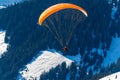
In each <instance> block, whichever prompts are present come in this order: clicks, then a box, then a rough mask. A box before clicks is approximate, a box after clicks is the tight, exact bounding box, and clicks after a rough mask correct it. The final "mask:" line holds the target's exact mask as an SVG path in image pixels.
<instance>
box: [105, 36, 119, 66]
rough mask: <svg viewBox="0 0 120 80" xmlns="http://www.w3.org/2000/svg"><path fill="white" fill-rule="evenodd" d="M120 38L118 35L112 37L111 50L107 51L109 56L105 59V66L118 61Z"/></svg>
mask: <svg viewBox="0 0 120 80" xmlns="http://www.w3.org/2000/svg"><path fill="white" fill-rule="evenodd" d="M119 44H120V38H118V37H116V38H113V39H112V42H111V45H110V50H109V51H108V53H107V57H106V58H105V59H104V62H103V66H107V65H108V64H111V63H113V62H116V61H117V60H118V58H120V45H119Z"/></svg>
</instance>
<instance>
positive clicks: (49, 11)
mask: <svg viewBox="0 0 120 80" xmlns="http://www.w3.org/2000/svg"><path fill="white" fill-rule="evenodd" d="M67 8H72V9H77V10H79V11H81V12H82V13H83V14H84V15H85V16H88V15H87V12H86V11H85V10H84V9H83V8H82V7H80V6H77V5H74V4H71V3H59V4H56V5H53V6H51V7H49V8H47V9H46V10H45V11H43V12H42V14H41V15H40V17H39V21H38V23H39V24H40V25H42V23H43V21H44V20H45V19H46V18H47V17H49V16H50V15H52V14H53V13H56V12H58V11H60V10H63V9H67Z"/></svg>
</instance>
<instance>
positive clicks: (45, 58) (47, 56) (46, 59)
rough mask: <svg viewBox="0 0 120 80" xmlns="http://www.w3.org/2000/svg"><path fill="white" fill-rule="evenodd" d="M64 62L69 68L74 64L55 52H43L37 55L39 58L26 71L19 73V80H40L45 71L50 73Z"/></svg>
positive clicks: (28, 65) (26, 67)
mask: <svg viewBox="0 0 120 80" xmlns="http://www.w3.org/2000/svg"><path fill="white" fill-rule="evenodd" d="M51 51H52V52H51ZM63 62H66V64H67V67H68V66H70V64H71V63H72V61H71V60H70V59H67V58H65V57H64V56H62V55H60V54H59V53H57V52H55V51H53V50H50V51H41V52H39V53H38V54H37V57H35V58H34V59H33V60H32V61H31V62H30V63H28V64H27V65H26V66H25V68H24V70H22V71H20V72H19V73H20V74H19V76H18V80H21V79H23V78H24V79H26V80H28V79H30V78H31V77H32V78H36V79H37V80H39V78H40V75H41V74H42V73H43V72H44V71H45V72H48V71H49V70H50V69H52V68H55V67H56V66H58V65H61V64H62V63H63Z"/></svg>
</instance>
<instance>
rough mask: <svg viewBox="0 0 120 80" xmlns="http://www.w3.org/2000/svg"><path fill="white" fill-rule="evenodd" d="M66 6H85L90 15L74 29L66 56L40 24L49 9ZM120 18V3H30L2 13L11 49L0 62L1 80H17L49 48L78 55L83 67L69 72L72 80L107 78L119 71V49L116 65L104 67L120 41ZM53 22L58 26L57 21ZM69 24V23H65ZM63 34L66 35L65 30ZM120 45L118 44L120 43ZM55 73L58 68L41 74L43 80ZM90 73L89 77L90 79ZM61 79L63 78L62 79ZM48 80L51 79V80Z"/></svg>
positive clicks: (102, 0)
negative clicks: (40, 53) (35, 57)
mask: <svg viewBox="0 0 120 80" xmlns="http://www.w3.org/2000/svg"><path fill="white" fill-rule="evenodd" d="M63 2H64V3H65V2H67V3H73V4H76V5H78V6H82V7H83V8H84V9H85V10H86V11H87V13H88V17H87V18H86V19H85V20H84V21H83V22H82V23H81V24H78V26H77V28H76V29H75V32H74V35H73V37H72V39H71V41H70V44H69V46H68V47H69V49H68V51H67V52H66V53H64V52H63V50H62V47H61V46H60V44H59V43H58V42H57V40H55V37H54V35H53V34H51V32H50V31H49V30H48V29H47V28H45V27H41V26H39V25H38V24H37V23H38V18H39V16H40V14H41V13H42V12H43V11H44V10H45V9H46V8H48V7H49V6H52V5H54V4H56V3H63ZM66 15H67V14H66ZM66 15H63V16H66ZM119 16H120V1H119V0H92V1H88V0H74V1H73V0H53V1H49V0H46V1H44V0H29V1H24V2H22V3H16V4H14V5H11V6H8V7H7V8H4V9H1V10H0V29H3V30H5V31H6V34H5V43H9V47H8V49H7V52H6V53H5V56H3V57H2V58H1V59H0V75H1V76H0V80H15V79H16V78H17V76H18V72H19V69H21V68H23V66H24V65H26V64H27V63H28V62H30V61H31V60H32V59H33V57H34V56H35V55H36V54H38V53H39V51H44V50H47V49H48V48H49V49H56V51H61V52H62V53H63V56H66V57H68V58H71V59H72V58H73V57H74V56H75V57H76V55H77V58H78V56H79V58H78V59H77V61H75V64H76V63H77V64H80V65H77V66H76V65H72V67H71V68H70V69H71V71H72V70H73V72H74V76H72V75H73V73H70V75H71V77H72V79H75V78H76V77H75V74H76V73H77V74H78V75H79V76H77V79H78V80H79V79H81V80H87V79H88V78H89V79H91V78H92V77H93V74H94V75H99V77H103V76H104V74H110V73H113V72H117V71H119V68H118V65H119V59H118V58H119V55H118V56H117V54H119V51H117V50H119V48H118V49H116V52H115V53H116V56H117V57H116V58H115V59H113V62H114V61H117V62H116V63H112V64H111V65H110V66H109V68H102V67H103V66H102V65H103V62H104V61H105V62H104V63H105V64H106V61H108V60H110V59H111V57H110V54H111V53H112V51H111V49H112V47H111V45H112V44H114V39H115V38H116V39H119V37H120V27H119V25H120V17H119ZM61 20H62V17H61ZM53 22H54V23H56V22H55V21H53ZM63 22H64V21H63ZM67 24H69V22H66V25H67ZM56 25H59V24H56ZM73 27H74V26H73ZM60 32H61V33H63V30H61V31H60ZM116 35H117V37H116ZM117 42H118V43H119V40H118V41H117ZM117 42H116V41H115V44H116V45H115V46H117V44H118V43H117ZM109 50H110V51H109ZM115 53H113V54H115ZM71 56H72V57H71ZM106 59H107V60H106ZM117 59H118V60H117ZM110 63H111V62H110ZM113 64H114V66H113ZM64 65H65V64H64ZM77 67H79V70H76V69H77ZM106 67H107V66H106ZM73 68H74V69H73ZM114 68H115V69H114ZM56 69H58V68H54V69H52V70H50V72H47V73H44V74H42V77H41V78H43V77H44V75H45V76H48V75H49V74H50V73H53V72H52V71H57V70H56ZM70 69H69V70H70ZM104 69H105V70H104ZM58 70H59V69H58ZM67 70H68V69H66V70H65V71H66V72H67ZM88 72H89V74H90V75H87V74H88ZM101 72H103V74H101ZM61 73H63V72H61ZM98 73H100V74H98ZM68 75H69V74H68ZM61 76H62V77H63V75H60V77H61ZM48 77H49V78H51V77H50V76H48ZM95 77H96V76H95ZM94 79H96V78H94ZM94 79H91V80H94Z"/></svg>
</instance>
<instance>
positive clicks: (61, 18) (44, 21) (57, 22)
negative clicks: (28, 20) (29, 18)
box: [38, 3, 88, 51]
mask: <svg viewBox="0 0 120 80" xmlns="http://www.w3.org/2000/svg"><path fill="white" fill-rule="evenodd" d="M87 16H88V15H87V12H86V11H85V10H84V9H83V8H82V7H80V6H77V5H75V4H71V3H59V4H55V5H53V6H51V7H49V8H47V9H46V10H45V11H43V12H42V13H41V15H40V17H39V20H38V24H39V25H40V26H45V27H46V28H47V29H48V30H49V31H50V32H51V33H52V34H53V35H54V36H55V38H56V40H57V41H58V42H59V43H60V45H61V46H62V48H63V51H67V50H68V47H67V46H68V45H69V43H70V40H71V38H72V36H73V34H74V31H75V29H76V27H77V26H78V24H79V23H80V22H81V21H82V20H83V19H84V18H85V17H87Z"/></svg>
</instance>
